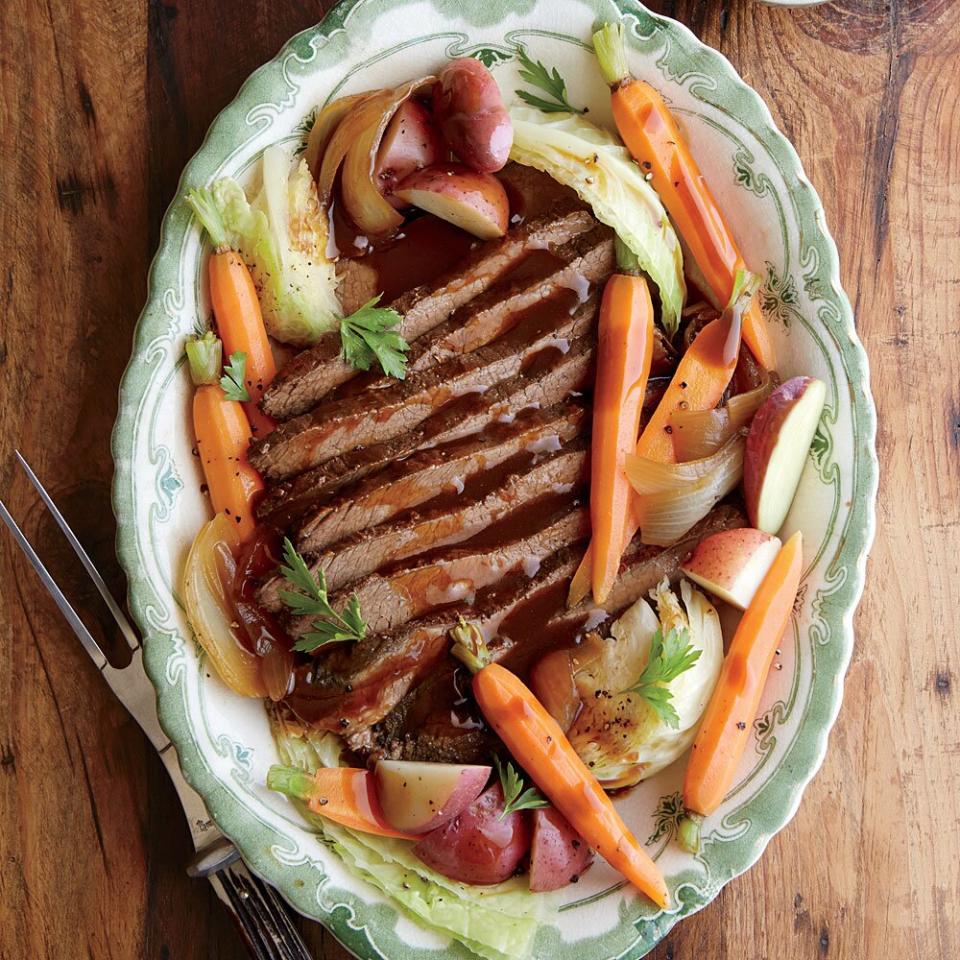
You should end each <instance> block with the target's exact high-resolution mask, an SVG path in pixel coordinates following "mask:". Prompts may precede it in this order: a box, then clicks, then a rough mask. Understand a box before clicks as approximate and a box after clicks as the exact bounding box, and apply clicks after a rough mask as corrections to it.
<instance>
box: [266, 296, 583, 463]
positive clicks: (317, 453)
mask: <svg viewBox="0 0 960 960" xmlns="http://www.w3.org/2000/svg"><path fill="white" fill-rule="evenodd" d="M577 304H578V298H577V295H576V294H575V293H574V292H573V291H571V290H563V291H560V292H558V293H555V294H554V295H553V296H551V297H550V298H549V299H547V300H542V301H539V302H538V303H536V304H535V305H533V306H531V307H529V308H528V309H527V310H525V311H524V312H523V314H522V316H521V317H520V318H519V320H518V322H517V324H516V326H515V327H513V329H511V330H510V331H509V332H508V333H507V334H506V335H505V336H503V337H501V338H500V339H499V340H496V341H494V342H493V343H491V344H488V345H487V346H485V347H481V348H480V349H479V350H475V351H473V352H472V353H469V354H465V355H464V356H457V357H453V358H452V359H450V360H448V361H446V362H445V363H442V364H440V365H439V366H436V367H431V368H430V369H428V370H424V371H422V372H420V373H415V374H413V375H412V376H408V377H407V379H406V380H400V381H391V382H390V385H389V386H386V387H384V388H383V389H379V390H366V391H364V392H363V393H360V394H358V395H357V396H354V397H344V398H343V399H341V400H335V401H331V402H329V403H325V404H321V406H320V407H318V408H317V410H315V411H314V412H313V413H308V414H304V415H303V416H300V417H296V418H294V419H293V420H288V421H287V422H285V423H282V424H280V426H278V427H277V429H276V430H274V431H273V433H271V434H270V435H269V436H267V437H265V438H263V439H262V440H257V441H254V442H253V443H252V444H251V445H250V450H249V459H250V462H251V463H252V464H253V465H254V466H255V467H256V468H257V470H259V471H260V473H261V474H262V475H263V476H265V477H267V478H270V479H276V478H282V477H287V476H290V475H292V474H297V473H301V472H303V471H304V470H308V469H310V468H311V467H315V466H317V465H318V464H320V463H323V462H325V461H327V460H331V459H333V458H334V457H337V456H340V455H342V454H344V453H347V452H348V451H350V450H353V449H355V448H357V447H369V446H372V445H374V444H378V443H384V442H386V441H388V440H391V439H392V438H393V437H396V436H398V435H399V434H402V433H406V432H407V431H409V430H412V429H414V428H415V427H417V426H418V425H419V424H420V423H422V422H423V421H424V420H426V419H427V418H428V417H429V416H431V414H434V413H436V412H437V411H438V410H439V409H440V408H441V407H443V406H445V405H446V404H447V403H449V402H450V401H451V400H453V399H455V398H457V397H459V396H462V395H464V394H468V393H485V392H486V391H487V390H489V389H490V387H492V386H494V385H495V384H497V383H500V382H501V381H503V380H508V379H510V378H511V377H514V376H517V375H518V374H519V373H521V372H522V371H523V369H524V368H525V367H526V365H527V360H528V358H530V357H533V356H535V355H536V354H537V353H539V352H540V351H541V350H543V349H544V348H546V347H549V346H551V345H553V344H566V346H567V347H568V348H569V341H570V340H571V339H574V338H576V337H580V336H583V335H585V334H586V333H587V332H588V331H589V330H590V329H591V328H592V327H593V325H594V320H595V318H596V312H597V300H596V297H590V298H589V299H588V300H586V301H585V302H584V303H582V304H579V306H578V305H577Z"/></svg>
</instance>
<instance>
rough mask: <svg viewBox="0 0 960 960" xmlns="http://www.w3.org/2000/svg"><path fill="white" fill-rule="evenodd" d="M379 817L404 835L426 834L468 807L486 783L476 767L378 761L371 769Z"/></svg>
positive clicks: (484, 770)
mask: <svg viewBox="0 0 960 960" xmlns="http://www.w3.org/2000/svg"><path fill="white" fill-rule="evenodd" d="M374 777H375V779H376V782H377V796H378V797H379V798H380V807H381V808H382V810H383V815H384V817H385V818H386V820H387V823H389V824H390V825H391V826H392V827H394V828H395V829H397V830H401V831H403V832H404V833H416V834H419V833H423V834H426V833H429V832H430V831H431V830H435V829H436V828H437V827H439V826H440V825H441V824H444V823H446V822H447V821H448V820H452V819H453V818H454V817H455V816H456V815H457V814H458V813H460V812H461V811H462V810H464V809H465V808H466V807H468V806H469V805H470V804H471V803H473V801H474V800H476V799H477V797H479V796H480V794H481V793H482V792H483V788H484V787H485V786H486V785H487V781H488V780H489V779H490V767H488V766H483V765H480V764H458V763H429V762H427V761H423V760H378V761H377V765H376V767H375V768H374Z"/></svg>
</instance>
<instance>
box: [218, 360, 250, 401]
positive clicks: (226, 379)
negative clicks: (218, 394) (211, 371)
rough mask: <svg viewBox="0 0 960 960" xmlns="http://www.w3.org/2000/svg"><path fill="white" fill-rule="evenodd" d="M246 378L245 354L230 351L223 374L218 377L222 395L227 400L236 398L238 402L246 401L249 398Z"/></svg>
mask: <svg viewBox="0 0 960 960" xmlns="http://www.w3.org/2000/svg"><path fill="white" fill-rule="evenodd" d="M246 379H247V355H246V354H245V353H241V352H240V351H237V352H236V353H231V354H230V362H229V363H228V364H227V365H226V366H225V367H224V368H223V376H222V377H221V378H220V386H221V387H223V395H224V396H225V397H226V398H227V399H228V400H238V401H240V403H246V402H247V401H248V400H249V399H250V394H249V393H248V392H247V384H246Z"/></svg>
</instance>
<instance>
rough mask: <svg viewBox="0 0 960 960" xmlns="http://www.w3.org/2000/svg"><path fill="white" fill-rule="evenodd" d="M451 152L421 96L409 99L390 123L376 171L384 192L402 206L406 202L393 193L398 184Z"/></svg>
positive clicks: (400, 207)
mask: <svg viewBox="0 0 960 960" xmlns="http://www.w3.org/2000/svg"><path fill="white" fill-rule="evenodd" d="M448 155H449V152H448V151H447V146H446V144H445V143H444V142H443V137H442V136H441V134H440V130H439V129H438V127H437V125H436V123H434V121H433V117H432V116H431V115H430V111H429V110H428V109H427V108H426V107H425V106H424V105H423V104H422V103H421V102H420V101H419V100H413V99H411V100H405V101H404V102H403V103H401V104H400V106H399V107H398V108H397V112H396V113H395V114H394V115H393V118H392V119H391V120H390V123H389V124H388V125H387V129H386V132H385V133H384V135H383V139H382V140H381V141H380V149H379V150H378V151H377V163H376V166H375V167H374V173H375V175H376V179H377V185H378V186H379V188H380V192H381V193H382V194H383V195H384V196H385V197H386V198H387V200H388V201H389V202H390V203H391V204H392V205H393V206H394V207H396V208H397V209H398V210H400V209H402V208H403V207H405V206H406V204H405V203H404V202H403V201H402V200H400V199H399V198H397V197H395V196H394V195H393V191H394V190H395V189H396V187H397V184H399V183H400V181H401V180H403V179H404V178H405V177H408V176H410V174H411V173H413V172H414V171H415V170H421V169H423V167H429V166H430V165H431V164H433V163H439V162H440V161H441V160H443V159H444V158H445V157H447V156H448Z"/></svg>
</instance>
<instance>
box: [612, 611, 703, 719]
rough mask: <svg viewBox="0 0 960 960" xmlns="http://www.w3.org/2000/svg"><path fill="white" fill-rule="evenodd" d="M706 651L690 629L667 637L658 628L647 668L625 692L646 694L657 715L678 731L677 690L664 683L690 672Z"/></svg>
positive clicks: (651, 645)
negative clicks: (694, 643)
mask: <svg viewBox="0 0 960 960" xmlns="http://www.w3.org/2000/svg"><path fill="white" fill-rule="evenodd" d="M702 652H703V651H701V650H698V649H697V648H696V647H694V646H693V644H692V643H691V642H690V633H689V631H688V630H686V629H681V630H678V629H676V628H674V629H672V630H670V631H669V632H668V633H667V635H666V637H664V636H663V630H661V629H658V630H657V632H656V633H655V634H654V635H653V641H652V642H651V644H650V659H649V660H647V665H646V666H645V667H644V668H643V673H641V674H640V678H639V679H638V680H637V682H636V683H635V684H634V685H633V686H632V687H630V689H629V690H625V691H624V693H635V694H637V695H638V696H640V697H643V699H644V700H646V701H647V703H649V704H650V706H651V707H652V708H653V711H654V712H655V713H656V715H657V716H658V717H659V718H660V719H661V720H662V721H663V722H664V723H665V724H666V725H667V726H668V727H672V728H673V729H674V730H676V729H678V728H679V726H680V717H679V716H678V715H677V711H676V710H675V709H674V707H673V704H672V703H671V702H670V701H671V700H673V691H671V690H670V688H669V687H667V686H664V684H667V683H670V681H671V680H676V678H677V677H679V676H680V674H681V673H686V671H687V670H689V669H690V668H691V667H692V666H693V665H694V664H695V663H696V662H697V661H698V660H699V659H700V654H701V653H702Z"/></svg>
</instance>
